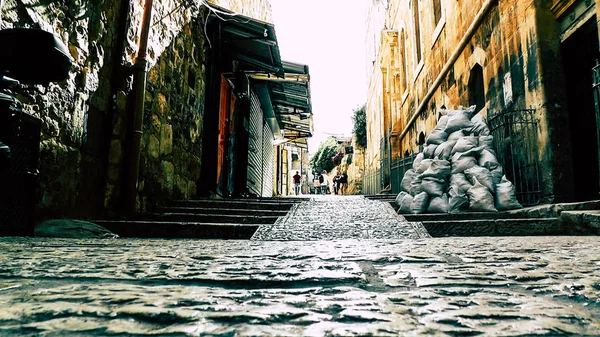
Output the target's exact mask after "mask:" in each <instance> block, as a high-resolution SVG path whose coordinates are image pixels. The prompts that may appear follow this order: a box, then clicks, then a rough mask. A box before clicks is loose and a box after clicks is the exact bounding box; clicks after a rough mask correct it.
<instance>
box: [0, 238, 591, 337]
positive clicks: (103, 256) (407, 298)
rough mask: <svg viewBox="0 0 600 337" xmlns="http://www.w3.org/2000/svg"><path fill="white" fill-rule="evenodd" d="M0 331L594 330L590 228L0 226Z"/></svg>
mask: <svg viewBox="0 0 600 337" xmlns="http://www.w3.org/2000/svg"><path fill="white" fill-rule="evenodd" d="M0 251H2V252H3V255H2V258H0V278H1V280H2V281H0V335H31V334H42V335H48V336H86V335H96V336H97V335H111V334H120V335H145V334H159V335H160V334H163V335H185V336H203V335H225V334H227V335H241V336H246V335H278V336H348V335H376V336H399V335H400V336H407V335H411V336H412V335H414V336H421V335H430V336H442V335H444V336H456V335H461V336H473V335H481V336H497V335H504V336H516V335H519V336H522V335H546V336H555V335H577V336H583V335H585V336H597V335H599V334H600V316H599V314H598V312H599V310H598V309H599V303H600V301H599V295H600V291H599V289H600V285H599V282H600V270H599V268H598V261H599V256H600V248H599V246H598V244H597V238H596V237H565V236H563V237H521V238H515V237H510V238H444V239H420V240H410V239H409V240H407V239H403V240H397V239H396V240H360V241H359V240H337V241H288V242H285V243H279V244H276V243H274V242H273V241H267V242H265V241H241V240H237V241H223V240H218V241H212V240H204V241H202V240H201V241H198V240H177V241H169V240H122V239H116V240H99V239H86V240H75V241H73V240H64V239H39V238H38V239H24V238H17V239H14V238H12V239H11V238H0Z"/></svg>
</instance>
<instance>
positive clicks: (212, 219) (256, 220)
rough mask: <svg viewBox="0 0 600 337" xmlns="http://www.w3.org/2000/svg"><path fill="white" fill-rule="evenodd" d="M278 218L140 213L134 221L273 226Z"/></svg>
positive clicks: (215, 214) (216, 214) (214, 214)
mask: <svg viewBox="0 0 600 337" xmlns="http://www.w3.org/2000/svg"><path fill="white" fill-rule="evenodd" d="M278 218H279V217H278V216H249V215H235V214H218V213H213V214H195V213H170V212H169V213H140V214H138V215H136V216H135V217H134V218H131V219H129V220H132V221H175V222H178V221H183V222H201V223H234V224H272V223H274V222H275V221H277V219H278Z"/></svg>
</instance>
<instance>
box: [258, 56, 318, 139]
mask: <svg viewBox="0 0 600 337" xmlns="http://www.w3.org/2000/svg"><path fill="white" fill-rule="evenodd" d="M283 69H284V70H285V74H284V77H283V78H277V77H274V76H271V75H269V74H251V75H250V79H251V82H250V83H251V85H253V86H254V87H255V88H258V89H257V94H259V97H260V96H261V94H262V96H263V97H262V98H261V100H269V101H270V106H271V107H272V112H266V111H265V116H266V115H268V114H269V116H271V115H270V114H272V116H274V117H275V118H276V120H277V122H278V126H279V129H280V130H281V136H282V137H283V138H285V139H286V140H288V141H290V142H295V143H298V144H300V145H302V144H304V145H305V144H306V138H308V137H312V134H313V130H314V127H313V121H312V104H311V96H310V75H309V72H308V67H307V66H306V65H301V64H296V63H291V62H285V61H284V62H283ZM263 108H264V105H263ZM301 147H303V146H301Z"/></svg>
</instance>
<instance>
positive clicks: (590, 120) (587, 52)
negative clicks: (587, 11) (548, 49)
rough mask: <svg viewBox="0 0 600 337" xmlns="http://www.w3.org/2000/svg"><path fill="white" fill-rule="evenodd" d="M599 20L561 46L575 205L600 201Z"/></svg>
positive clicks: (588, 22) (574, 34) (591, 21)
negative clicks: (596, 97) (594, 75)
mask: <svg viewBox="0 0 600 337" xmlns="http://www.w3.org/2000/svg"><path fill="white" fill-rule="evenodd" d="M598 54H599V53H598V28H597V24H596V17H595V16H594V17H592V18H591V19H589V20H588V21H587V22H586V23H585V24H584V25H583V26H582V27H581V28H579V29H578V30H577V31H576V32H575V33H573V34H572V35H571V36H569V37H568V38H567V39H566V40H565V41H564V42H563V43H562V45H561V55H562V62H563V68H564V71H565V80H566V95H567V106H568V109H569V131H570V134H571V147H572V163H573V182H574V186H573V187H574V198H575V200H574V201H584V200H594V199H598V192H599V188H598V179H599V175H598V137H597V130H596V129H597V127H598V125H597V123H596V109H595V106H594V93H593V88H592V84H593V82H592V68H594V66H595V65H596V60H597V59H598V56H599V55H598Z"/></svg>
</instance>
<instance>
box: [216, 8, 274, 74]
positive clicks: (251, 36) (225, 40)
mask: <svg viewBox="0 0 600 337" xmlns="http://www.w3.org/2000/svg"><path fill="white" fill-rule="evenodd" d="M212 7H215V8H217V9H218V10H220V11H224V12H227V13H232V14H236V13H233V12H231V11H230V10H227V9H225V8H222V7H219V6H216V5H212ZM210 13H211V16H210V18H211V19H212V20H220V24H221V27H222V31H221V34H222V35H221V42H222V48H224V49H223V50H224V52H225V53H227V54H229V55H230V56H231V57H232V59H235V60H238V61H239V62H240V70H251V71H256V70H258V71H265V72H269V73H272V74H276V75H277V76H280V77H283V76H284V73H285V71H284V67H283V64H282V62H281V55H280V53H279V46H278V44H277V36H276V35H275V26H273V24H271V23H268V22H265V21H261V20H257V19H253V18H250V17H247V16H244V15H241V14H236V15H235V16H225V15H219V16H217V15H215V14H214V13H213V12H212V11H211V12H210Z"/></svg>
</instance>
